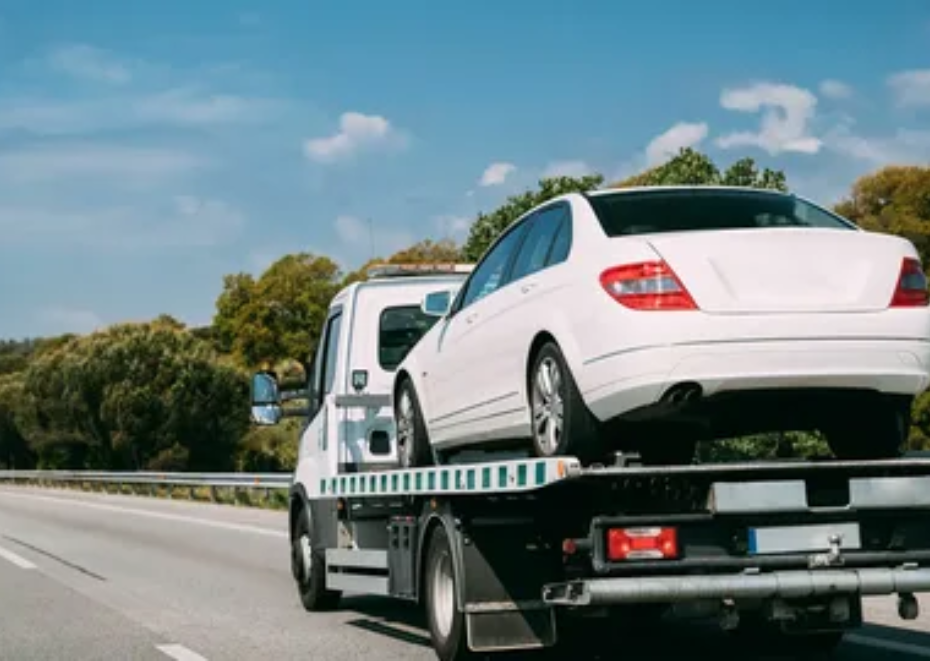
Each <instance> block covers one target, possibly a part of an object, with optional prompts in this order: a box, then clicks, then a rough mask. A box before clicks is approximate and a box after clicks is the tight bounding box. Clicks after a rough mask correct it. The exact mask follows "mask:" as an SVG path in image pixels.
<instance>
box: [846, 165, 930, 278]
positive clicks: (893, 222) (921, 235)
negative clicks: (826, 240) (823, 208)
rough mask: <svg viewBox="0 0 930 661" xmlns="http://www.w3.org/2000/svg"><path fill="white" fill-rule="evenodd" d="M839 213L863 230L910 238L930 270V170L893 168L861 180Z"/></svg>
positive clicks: (854, 185)
mask: <svg viewBox="0 0 930 661" xmlns="http://www.w3.org/2000/svg"><path fill="white" fill-rule="evenodd" d="M835 211H836V212H837V213H839V214H840V215H842V216H845V217H846V218H849V219H850V220H851V221H853V222H854V223H856V224H857V225H859V226H860V227H862V228H863V229H866V230H872V231H874V232H885V233H889V234H896V235H898V236H903V237H905V238H907V239H909V240H910V241H912V242H913V243H914V245H915V246H916V247H917V250H918V252H919V253H920V257H921V260H922V261H923V264H924V268H930V167H928V166H916V165H915V166H900V165H892V166H888V167H885V168H882V169H881V170H878V171H877V172H874V173H872V174H868V175H865V176H864V177H860V178H859V179H858V180H857V181H856V182H855V183H854V184H853V186H852V190H851V191H850V194H849V196H848V197H847V198H846V199H844V200H843V201H842V202H840V203H839V204H838V205H836V208H835Z"/></svg>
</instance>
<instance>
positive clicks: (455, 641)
mask: <svg viewBox="0 0 930 661" xmlns="http://www.w3.org/2000/svg"><path fill="white" fill-rule="evenodd" d="M460 580H462V579H461V576H459V575H458V572H457V569H456V564H455V557H454V556H453V555H452V545H451V544H450V542H449V534H448V533H447V532H446V528H445V526H443V525H442V524H440V525H437V526H436V527H435V528H433V532H432V534H431V535H430V542H429V549H428V551H427V554H426V570H425V572H424V576H423V584H424V587H423V590H424V593H425V594H424V597H425V605H426V621H427V626H428V628H429V634H430V639H431V640H432V643H433V649H434V650H435V651H436V656H437V657H439V659H440V661H466V660H470V659H474V658H475V657H476V655H475V653H474V652H472V651H471V650H470V649H469V648H468V637H467V636H466V628H465V627H466V623H465V614H464V613H463V612H462V611H461V610H460V609H459V607H458V601H457V599H456V589H457V587H458V583H459V581H460Z"/></svg>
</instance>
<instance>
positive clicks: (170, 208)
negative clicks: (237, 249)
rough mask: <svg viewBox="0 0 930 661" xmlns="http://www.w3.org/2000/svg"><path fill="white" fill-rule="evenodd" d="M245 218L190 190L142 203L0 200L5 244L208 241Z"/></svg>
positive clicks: (111, 245) (124, 245) (130, 245)
mask: <svg viewBox="0 0 930 661" xmlns="http://www.w3.org/2000/svg"><path fill="white" fill-rule="evenodd" d="M245 223H246V217H245V215H244V214H243V213H242V212H241V211H239V210H238V209H237V208H235V207H233V206H231V205H230V204H228V203H227V202H224V201H222V200H213V199H207V198H200V197H196V196H192V195H176V196H174V197H172V198H170V199H168V200H167V201H166V200H164V199H161V200H157V199H156V200H146V201H145V204H143V203H141V202H140V201H138V200H132V201H127V202H124V203H123V204H118V205H117V204H112V205H89V204H86V203H85V204H77V203H76V202H74V201H71V200H68V199H57V198H56V199H45V200H36V201H33V203H31V204H28V203H23V204H5V205H2V206H0V230H2V232H3V236H4V241H5V242H8V243H10V244H15V243H29V242H30V240H34V241H36V242H38V243H40V244H41V245H43V246H48V245H50V244H53V243H59V244H65V245H69V246H84V247H88V248H93V249H113V250H120V251H122V250H135V249H141V250H152V249H178V248H190V247H212V246H216V245H219V244H222V243H226V242H228V241H231V240H232V239H235V238H236V237H237V236H238V235H239V233H240V232H241V231H242V229H243V227H244V226H245Z"/></svg>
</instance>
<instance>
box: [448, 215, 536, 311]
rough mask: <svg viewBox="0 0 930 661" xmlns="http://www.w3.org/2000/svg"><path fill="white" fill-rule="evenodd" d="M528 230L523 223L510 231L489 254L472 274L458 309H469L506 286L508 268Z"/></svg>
mask: <svg viewBox="0 0 930 661" xmlns="http://www.w3.org/2000/svg"><path fill="white" fill-rule="evenodd" d="M526 228H527V223H526V222H521V223H520V226H519V227H515V228H514V229H512V230H510V231H509V232H508V233H507V234H506V235H505V236H504V237H503V238H502V239H501V240H500V241H499V242H498V243H497V245H496V246H494V248H493V249H492V250H491V252H489V253H488V255H487V257H485V259H484V261H482V262H481V264H480V265H479V266H478V267H477V268H476V269H475V271H474V272H473V273H472V276H471V279H470V280H469V282H468V285H467V289H466V290H465V293H464V295H463V296H462V303H461V305H459V306H458V309H460V310H461V309H463V308H467V307H468V306H469V305H471V304H472V303H474V302H476V301H479V300H481V299H482V298H484V297H485V296H487V295H488V294H490V293H492V292H493V291H495V290H497V289H498V288H499V287H501V286H502V285H503V284H504V277H505V276H506V275H507V267H508V266H509V265H510V261H511V257H513V251H514V250H515V249H516V247H517V246H518V245H519V244H520V239H521V238H522V237H523V235H524V233H526Z"/></svg>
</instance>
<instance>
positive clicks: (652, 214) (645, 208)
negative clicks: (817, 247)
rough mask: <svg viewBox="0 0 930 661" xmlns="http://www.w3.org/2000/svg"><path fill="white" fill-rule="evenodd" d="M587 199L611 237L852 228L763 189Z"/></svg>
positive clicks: (692, 190) (821, 211)
mask: <svg viewBox="0 0 930 661" xmlns="http://www.w3.org/2000/svg"><path fill="white" fill-rule="evenodd" d="M588 199H589V201H590V203H591V206H592V207H593V208H594V213H595V214H596V215H597V217H598V220H599V221H600V223H601V227H603V228H604V232H605V233H606V234H607V236H609V237H617V236H630V235H635V234H655V233H661V232H693V231H698V230H735V229H752V228H770V227H817V228H824V229H846V230H854V229H856V226H855V225H853V224H852V223H851V222H849V221H846V220H844V219H843V218H841V217H839V216H836V215H834V214H832V213H830V212H828V211H826V210H825V209H821V208H819V207H817V206H814V205H813V204H810V203H808V202H805V201H803V200H799V199H797V198H795V197H792V196H790V195H784V194H781V193H775V192H767V191H763V190H761V189H746V190H720V189H713V188H707V189H700V188H690V189H675V190H668V189H666V190H660V189H657V190H653V191H648V190H647V191H636V192H621V191H618V192H616V193H608V194H602V195H592V196H591V197H590V198H588Z"/></svg>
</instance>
